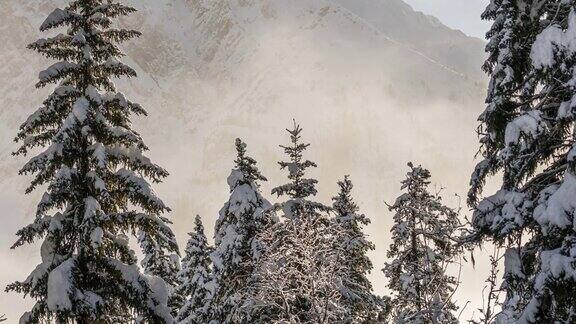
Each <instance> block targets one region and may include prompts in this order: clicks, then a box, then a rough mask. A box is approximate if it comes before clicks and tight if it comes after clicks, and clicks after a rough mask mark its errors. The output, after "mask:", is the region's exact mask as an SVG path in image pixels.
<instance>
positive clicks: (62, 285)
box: [7, 0, 177, 323]
mask: <svg viewBox="0 0 576 324" xmlns="http://www.w3.org/2000/svg"><path fill="white" fill-rule="evenodd" d="M133 11H135V10H134V9H133V8H130V7H127V6H124V5H122V4H120V3H118V2H116V1H108V0H106V1H104V0H74V1H71V2H70V3H69V4H68V6H67V7H65V8H64V9H56V10H54V11H53V12H52V13H51V14H50V15H49V17H48V18H47V19H46V20H45V21H44V23H43V24H42V26H41V27H40V30H41V31H48V30H52V29H56V28H61V27H65V28H66V31H65V33H63V34H58V35H57V36H55V37H50V38H47V39H40V40H38V41H36V42H35V43H32V44H31V45H29V48H31V49H33V50H36V51H37V52H39V53H41V54H42V55H44V56H46V57H48V58H50V59H55V60H58V61H59V62H58V63H55V64H54V65H52V66H51V67H50V68H48V69H47V70H45V71H42V72H41V73H40V75H39V78H40V81H39V82H38V84H37V87H39V88H40V87H45V86H48V85H50V84H52V83H54V84H56V89H55V90H54V91H53V93H52V94H51V95H50V96H49V97H48V98H47V99H46V100H45V101H44V103H43V105H42V107H40V108H39V109H38V110H37V111H36V112H35V113H34V114H32V115H31V116H30V117H29V118H28V120H27V121H26V122H25V123H24V124H23V125H22V126H21V129H20V132H19V133H18V135H17V140H19V141H21V142H22V146H21V147H20V149H19V150H18V151H17V152H16V153H15V154H20V155H26V154H28V153H29V150H31V149H37V148H43V151H42V153H40V154H39V155H37V156H36V157H34V158H32V159H31V160H30V161H29V162H28V163H27V164H26V165H25V166H24V167H23V168H22V169H21V171H20V173H21V174H35V177H34V180H33V181H32V183H31V185H30V186H29V188H28V190H27V192H28V193H29V192H32V191H33V190H35V189H37V188H44V187H46V191H45V193H44V196H43V197H42V200H41V201H40V203H39V204H38V207H37V211H36V218H35V220H34V222H33V223H32V224H30V225H28V226H26V227H24V228H23V229H21V230H20V231H18V233H17V235H18V237H19V238H18V240H17V242H16V243H15V244H14V246H13V248H16V247H19V246H22V245H24V244H27V243H33V242H34V241H35V240H36V239H43V243H42V248H41V251H42V253H41V254H42V263H40V264H39V265H38V266H37V267H36V269H35V270H34V271H33V272H32V273H31V274H30V275H29V276H28V278H27V279H26V280H24V281H22V282H16V283H13V284H11V285H9V286H8V287H7V290H9V291H17V292H20V293H23V294H25V295H27V296H31V297H32V298H34V299H35V300H36V304H35V305H34V307H33V308H32V309H31V310H30V311H29V312H27V313H26V314H24V315H23V317H22V319H21V323H39V322H45V321H50V322H53V321H56V322H59V323H69V322H70V321H74V322H76V323H93V322H122V323H127V322H128V323H129V322H132V321H135V320H138V321H140V322H141V321H145V322H150V323H171V322H172V316H171V315H170V310H169V308H168V307H167V288H166V284H165V283H164V281H163V280H162V279H161V278H158V277H154V276H146V275H143V274H142V273H141V272H140V269H139V268H138V265H137V259H136V257H135V253H134V252H133V251H132V250H131V248H130V246H129V237H128V234H135V233H137V232H138V231H140V232H142V233H146V235H148V236H149V237H151V238H153V239H154V240H155V241H156V242H158V243H159V246H162V247H166V248H167V249H168V250H170V251H174V252H175V251H177V245H176V241H175V239H174V235H173V233H172V231H171V230H170V228H169V227H168V223H169V221H168V220H167V219H166V218H164V217H162V216H161V214H162V213H163V212H166V211H168V210H169V209H168V207H166V206H165V205H164V203H163V202H162V200H161V199H160V198H158V197H157V196H156V194H155V193H154V191H153V190H152V188H151V185H150V184H149V183H148V181H147V180H146V178H148V179H151V180H152V181H153V182H159V181H161V180H162V179H163V178H164V177H166V176H167V175H168V173H167V172H166V171H165V170H164V169H162V168H161V167H159V166H157V165H156V164H153V163H152V162H151V161H150V159H148V158H147V157H145V156H144V155H143V152H144V151H146V150H147V147H146V145H145V144H144V142H143V141H142V139H141V137H140V135H138V133H136V132H135V131H133V130H132V129H131V123H130V116H131V115H132V114H135V115H144V114H145V111H144V110H143V109H142V108H141V107H140V105H138V104H135V103H132V102H130V101H128V100H127V99H126V98H125V97H124V95H123V94H122V93H119V92H117V91H116V88H115V86H114V84H113V83H112V81H111V79H112V78H119V77H135V76H136V73H135V72H134V70H132V69H131V68H130V67H128V66H126V65H124V64H123V63H121V62H119V61H118V58H119V57H121V56H122V53H121V51H120V50H119V48H118V44H119V43H121V42H124V41H127V40H129V39H131V38H134V37H137V36H139V33H138V32H137V31H132V30H125V29H117V28H114V27H112V21H113V19H115V18H118V17H121V16H125V15H128V14H130V13H132V12H133Z"/></svg>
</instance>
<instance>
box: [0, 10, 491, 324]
mask: <svg viewBox="0 0 576 324" xmlns="http://www.w3.org/2000/svg"><path fill="white" fill-rule="evenodd" d="M64 2H65V1H64V0H0V18H1V19H2V24H0V42H1V43H2V47H1V49H0V62H3V63H2V64H0V75H2V76H3V78H2V80H1V81H0V106H1V107H2V108H0V161H1V162H0V190H1V191H2V192H3V193H4V196H3V197H0V210H2V211H4V213H5V217H4V219H6V220H7V221H6V224H5V226H4V227H3V229H2V230H0V231H1V232H0V246H8V245H9V244H10V243H12V242H11V241H12V233H14V232H15V231H16V230H17V229H18V228H19V227H20V226H22V225H23V224H24V223H25V222H27V221H29V220H30V219H31V218H32V213H31V211H32V210H33V208H34V203H35V201H34V200H33V199H30V198H32V197H29V198H28V199H24V198H23V188H24V186H25V184H26V178H25V177H19V176H17V168H18V166H19V165H21V164H22V162H23V161H22V159H20V160H17V159H14V158H12V157H10V152H11V151H13V150H14V148H15V147H16V146H15V145H14V144H13V143H12V142H11V139H12V138H13V136H14V134H15V132H16V129H17V127H18V125H19V124H20V123H21V122H22V121H24V120H25V118H26V116H27V115H28V114H29V113H31V112H32V111H33V109H34V108H35V107H37V106H38V105H39V104H40V103H41V101H42V98H43V94H45V91H43V90H35V89H34V87H33V85H34V83H35V81H36V77H37V75H38V72H39V71H40V70H41V69H42V68H43V67H46V66H47V64H48V62H46V61H44V60H42V59H41V58H39V57H38V56H36V55H34V54H33V53H30V52H29V51H27V50H26V49H25V44H27V43H29V42H31V41H33V40H35V39H36V38H37V37H39V36H40V34H39V32H38V31H37V27H38V26H39V25H40V23H41V22H42V20H43V19H44V18H45V17H46V15H47V14H48V13H49V12H50V11H51V10H52V9H53V8H54V6H55V5H56V4H62V3H64ZM129 2H132V4H133V5H135V6H136V7H137V8H138V9H139V12H138V14H136V15H134V16H133V17H131V18H129V19H126V20H125V21H122V24H124V25H127V26H132V27H135V28H137V29H139V30H141V31H142V32H143V33H144V36H143V37H142V38H141V39H139V40H136V41H134V42H132V43H130V44H128V45H127V46H126V52H127V54H128V56H127V58H126V61H127V62H128V63H130V64H131V65H133V66H134V67H135V68H136V69H137V71H138V72H139V76H140V77H139V78H138V79H137V80H132V81H128V82H126V81H121V82H119V87H120V88H121V89H122V90H123V91H124V92H126V93H127V94H128V95H129V96H130V97H132V98H134V99H136V101H138V102H140V103H141V104H142V105H143V106H144V107H145V108H147V109H148V110H149V112H150V118H148V119H147V120H136V121H135V129H137V130H142V134H143V136H144V138H145V140H146V141H147V143H149V144H150V147H151V149H152V154H151V155H152V157H154V158H155V159H156V160H157V161H158V162H159V163H160V164H162V165H163V166H166V167H167V169H168V170H169V171H171V173H172V174H173V176H172V177H171V178H170V179H169V180H168V181H167V183H166V184H164V185H162V186H161V187H160V190H159V192H160V193H161V194H162V195H163V196H164V197H166V198H167V202H168V203H169V205H171V206H172V207H173V209H174V214H173V215H172V216H173V217H174V219H175V224H176V226H177V233H178V234H179V235H181V236H180V238H184V236H183V235H184V234H185V233H186V232H187V231H189V230H190V229H191V228H192V224H193V217H192V216H193V215H195V214H196V213H200V214H202V215H203V216H204V217H205V224H206V225H207V229H208V230H209V234H210V228H211V227H212V226H210V225H209V224H211V221H212V220H214V218H215V217H216V215H217V211H218V209H219V208H220V207H221V204H222V203H223V202H224V200H225V199H226V194H227V192H226V182H225V180H226V176H227V174H228V173H229V168H230V167H231V164H232V159H233V156H234V150H233V147H234V146H233V142H234V138H235V137H238V136H240V137H243V138H244V139H245V140H246V142H247V143H248V146H249V150H250V151H251V153H252V155H253V156H254V157H256V158H257V159H259V160H260V163H261V169H262V171H263V172H264V173H265V175H267V176H268V177H269V178H270V179H271V183H270V184H269V185H266V186H265V188H264V192H267V191H268V190H269V188H270V187H272V186H274V185H276V184H278V183H280V182H281V181H282V179H283V177H284V176H285V175H284V174H283V173H281V172H280V171H278V170H277V165H276V164H275V161H277V160H279V159H280V158H281V155H280V151H279V149H277V144H280V143H284V142H285V141H286V136H285V134H283V129H284V128H285V127H287V126H289V125H290V123H291V120H292V118H297V119H298V120H299V121H300V122H301V124H302V126H303V127H304V136H305V137H306V138H307V139H308V140H309V141H310V142H312V143H313V146H312V147H311V150H310V151H311V153H310V154H311V156H310V157H311V158H312V159H314V160H316V161H317V162H318V163H319V165H320V168H319V170H318V172H317V173H316V174H315V176H317V177H318V178H319V180H320V181H321V186H320V191H322V192H323V194H322V197H321V199H324V200H325V201H326V202H328V199H327V198H328V197H329V196H330V195H331V194H332V193H333V192H335V191H336V183H335V182H336V178H337V177H340V176H342V175H344V174H347V173H350V174H351V175H352V179H353V180H355V182H356V183H357V186H356V187H357V188H358V190H359V192H358V193H359V195H360V194H361V195H362V197H359V198H358V200H359V201H362V202H363V206H362V207H363V208H364V209H365V210H364V211H365V212H366V213H367V214H368V215H369V216H371V217H372V218H373V219H374V223H373V224H374V225H373V226H372V227H371V228H370V229H369V230H370V231H371V232H372V233H374V234H376V233H378V236H377V237H376V238H375V241H376V243H377V245H378V248H379V250H378V252H377V253H376V254H375V255H374V258H375V260H374V261H375V264H376V265H377V266H378V267H379V266H380V265H382V264H383V262H384V257H385V256H384V255H385V253H384V249H385V247H386V245H387V242H388V238H387V237H386V235H382V232H383V231H382V229H383V228H385V229H386V231H387V229H388V228H389V227H388V225H389V224H390V221H389V218H390V217H388V214H387V213H386V212H385V211H384V209H385V206H384V205H383V204H382V201H383V200H387V201H390V200H391V199H393V197H394V196H395V194H396V192H397V190H398V181H399V179H401V178H402V177H403V174H404V169H405V162H406V161H407V160H409V159H416V160H420V161H425V162H427V167H428V168H430V169H431V170H432V171H433V172H436V173H438V175H439V176H440V175H442V179H443V182H442V185H446V186H448V187H449V188H450V189H451V191H460V192H464V187H465V185H466V181H467V177H468V174H469V170H471V165H472V156H473V153H474V146H475V144H474V143H475V134H474V125H475V115H476V114H477V111H479V109H480V106H481V103H482V101H483V100H482V99H483V98H482V97H483V95H484V90H483V89H484V79H483V78H482V76H481V73H480V72H479V67H480V65H481V64H482V54H481V49H482V46H483V45H482V42H481V41H479V40H477V39H474V38H469V37H466V36H464V35H463V34H462V33H460V32H457V31H453V30H451V29H449V28H447V27H445V26H443V25H441V24H440V23H439V22H438V21H437V20H435V19H433V18H431V17H429V16H425V15H423V14H421V13H417V12H414V11H413V10H412V9H411V8H410V7H409V6H407V5H406V4H404V3H403V2H401V1H400V0H290V1H285V0H220V1H211V0H131V1H129ZM445 45H446V46H445ZM446 126H449V127H446ZM454 134H458V136H454ZM456 147H464V149H458V153H459V154H458V155H457V156H454V148H456ZM15 189H16V190H15ZM4 251H5V249H4V250H2V252H0V257H2V258H3V259H4V260H7V262H8V264H10V265H12V266H11V267H9V268H12V269H17V268H26V269H28V268H29V267H30V264H33V262H31V261H28V259H30V257H36V254H35V253H36V251H35V250H34V249H32V248H30V249H20V250H18V251H15V252H4ZM5 255H6V256H5ZM17 272H18V271H16V270H13V271H11V272H9V273H0V285H4V284H6V283H7V282H9V281H12V280H15V279H20V278H21V274H19V273H17ZM374 278H375V282H376V287H377V288H378V289H379V291H382V290H383V287H384V286H383V284H382V281H381V280H382V278H381V276H380V274H379V273H378V272H377V271H376V272H375V274H374ZM11 298H13V297H11ZM8 300H12V299H9V297H8V296H6V295H0V305H3V304H5V303H7V302H8ZM12 305H14V304H12ZM21 308H22V305H19V306H15V308H14V309H15V311H20V309H21ZM3 311H4V310H2V309H0V313H2V312H3ZM9 315H11V316H10V317H11V318H13V317H14V315H13V314H9Z"/></svg>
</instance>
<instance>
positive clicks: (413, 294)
mask: <svg viewBox="0 0 576 324" xmlns="http://www.w3.org/2000/svg"><path fill="white" fill-rule="evenodd" d="M408 166H409V167H410V171H409V172H408V174H407V177H406V179H405V180H404V181H402V190H404V191H405V192H404V193H403V194H402V195H401V196H400V197H398V199H397V200H396V202H395V203H394V205H392V206H390V211H392V212H394V213H395V214H394V225H393V227H392V230H391V232H392V244H391V245H390V249H389V250H388V258H390V259H391V261H390V262H389V263H387V264H386V265H385V267H384V270H383V271H384V274H385V275H386V277H387V278H388V280H389V283H388V287H389V288H390V290H392V291H393V292H394V295H393V296H392V301H391V305H392V308H393V309H392V317H393V320H394V322H395V323H457V322H458V321H457V319H456V317H455V316H454V315H453V312H454V311H455V310H456V309H457V307H456V305H454V303H453V302H452V300H451V295H452V293H453V291H454V290H455V289H456V285H457V284H458V283H457V280H456V278H454V277H452V276H450V275H448V274H446V268H447V266H448V265H449V264H450V263H451V262H452V259H453V257H454V256H455V253H457V249H456V246H455V244H454V241H453V239H454V238H453V235H454V231H455V230H456V229H457V227H458V226H459V221H458V214H457V213H456V212H455V211H454V210H452V209H450V208H448V207H446V206H444V205H443V204H442V200H441V198H440V197H439V196H438V195H437V194H431V193H429V192H428V185H429V183H430V181H429V179H430V172H429V171H428V170H426V169H423V168H422V167H420V166H418V167H416V166H414V165H413V164H412V163H409V164H408Z"/></svg>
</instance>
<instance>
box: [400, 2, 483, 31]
mask: <svg viewBox="0 0 576 324" xmlns="http://www.w3.org/2000/svg"><path fill="white" fill-rule="evenodd" d="M404 1H405V2H407V3H409V4H410V5H411V6H412V7H413V8H414V9H416V10H419V11H422V12H424V13H427V14H431V15H433V16H435V17H437V18H439V19H440V20H441V21H442V22H443V23H444V24H446V25H448V26H450V27H452V28H455V29H460V30H462V31H463V32H465V33H466V34H468V35H470V36H476V37H480V38H484V34H485V33H486V31H487V30H488V27H489V23H487V22H486V21H482V20H481V19H480V15H481V14H482V12H483V11H484V8H485V7H486V5H487V4H488V3H489V0H404Z"/></svg>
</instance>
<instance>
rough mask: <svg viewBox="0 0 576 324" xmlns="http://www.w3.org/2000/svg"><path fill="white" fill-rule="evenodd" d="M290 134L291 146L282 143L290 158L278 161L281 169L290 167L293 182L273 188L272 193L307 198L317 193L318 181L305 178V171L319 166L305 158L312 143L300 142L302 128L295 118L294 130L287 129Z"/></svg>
mask: <svg viewBox="0 0 576 324" xmlns="http://www.w3.org/2000/svg"><path fill="white" fill-rule="evenodd" d="M286 130H287V131H288V133H289V134H290V142H291V144H292V145H291V146H283V145H280V147H281V148H282V149H284V152H285V153H286V154H287V155H288V157H289V158H290V161H288V162H283V161H281V162H278V164H279V165H280V168H281V169H286V168H287V169H288V172H289V174H288V179H290V180H291V181H292V182H291V183H289V184H286V185H283V186H280V187H277V188H274V189H273V190H272V194H277V195H278V196H282V195H288V196H290V197H292V198H294V199H301V198H306V197H309V196H315V195H316V193H317V190H316V187H315V186H316V184H317V183H318V181H317V180H316V179H307V178H305V177H304V176H305V171H306V169H308V168H310V167H314V168H315V167H317V165H316V163H314V162H312V161H309V160H304V159H303V153H304V151H306V149H307V148H308V146H310V144H304V143H301V142H300V138H301V133H302V128H301V127H300V125H298V124H297V123H296V121H295V120H294V128H293V129H292V130H290V129H286Z"/></svg>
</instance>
